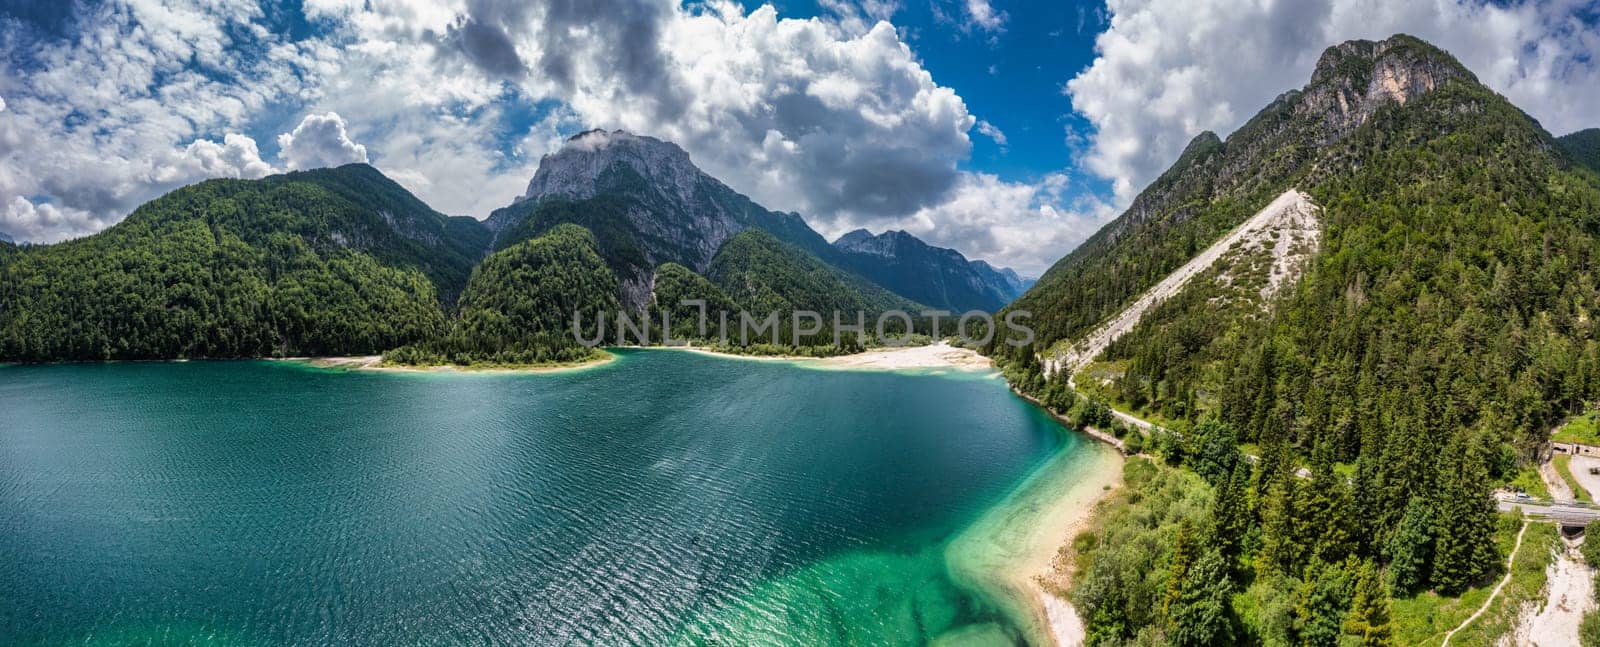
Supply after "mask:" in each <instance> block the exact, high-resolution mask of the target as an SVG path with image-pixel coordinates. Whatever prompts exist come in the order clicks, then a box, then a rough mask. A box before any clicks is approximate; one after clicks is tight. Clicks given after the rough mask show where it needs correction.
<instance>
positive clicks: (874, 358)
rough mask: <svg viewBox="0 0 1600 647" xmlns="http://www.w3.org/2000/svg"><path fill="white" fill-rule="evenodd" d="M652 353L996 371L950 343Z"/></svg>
mask: <svg viewBox="0 0 1600 647" xmlns="http://www.w3.org/2000/svg"><path fill="white" fill-rule="evenodd" d="M645 348H647V349H649V350H678V351H688V352H691V353H701V354H704V355H713V356H716V357H725V358H728V359H743V360H750V361H757V362H791V363H799V364H804V365H809V366H815V367H824V368H842V369H871V370H903V369H916V368H953V369H959V370H969V371H980V370H988V369H990V368H993V367H994V363H993V362H991V361H989V358H987V357H984V356H983V355H980V354H978V352H977V351H973V350H970V349H966V348H957V347H955V346H951V345H950V344H949V342H944V341H941V342H938V343H936V344H928V345H925V346H902V347H898V348H874V349H872V350H868V351H864V352H860V353H855V354H852V355H839V356H836V357H801V356H795V355H739V354H736V353H720V352H717V351H714V350H711V349H709V348H704V347H697V346H648V347H645Z"/></svg>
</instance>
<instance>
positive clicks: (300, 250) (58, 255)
mask: <svg viewBox="0 0 1600 647" xmlns="http://www.w3.org/2000/svg"><path fill="white" fill-rule="evenodd" d="M486 242H487V234H486V230H485V229H484V228H483V227H482V226H481V225H480V224H479V223H477V222H475V221H471V219H460V218H446V217H445V216H442V215H440V214H438V213H437V212H434V211H433V210H431V209H429V208H427V206H426V205H423V204H422V203H421V202H420V201H418V200H417V199H416V198H415V197H414V196H412V195H411V194H410V193H408V192H406V191H405V190H404V189H402V188H401V187H400V186H399V185H397V184H394V183H393V182H392V181H390V180H388V179H387V178H385V177H384V176H383V175H382V174H381V173H379V172H378V171H377V170H376V169H373V168H372V167H370V166H366V165H363V164H355V165H349V166H344V167H340V168H336V169H319V170H316V171H308V172H299V173H290V174H287V175H279V176H272V177H268V178H264V179H260V180H209V181H206V182H202V183H200V184H196V185H193V186H188V187H184V188H182V189H178V190H176V191H173V192H171V193H169V194H167V195H165V196H162V197H161V198H158V199H156V200H153V201H151V202H149V203H147V204H145V205H143V206H141V207H139V209H137V210H135V211H134V213H133V214H131V215H129V216H128V217H127V218H126V219H125V220H123V221H122V222H120V223H118V224H117V225H115V226H113V227H111V228H109V229H107V230H106V231H104V232H101V233H99V234H96V235H94V236H89V237H87V238H82V239H78V240H73V241H68V242H64V243H60V244H56V245H43V246H31V247H24V248H20V249H16V250H14V251H13V252H11V253H8V254H6V255H5V256H4V260H3V261H0V262H3V263H4V266H3V267H0V359H4V360H23V361H41V360H62V359H73V360H99V359H143V358H173V357H242V356H273V355H301V354H361V353H372V352H377V351H381V350H384V349H386V348H391V347H394V346H397V345H400V344H404V343H407V342H409V341H413V340H416V339H421V338H425V337H428V336H430V335H433V334H436V333H437V332H439V331H440V330H441V329H442V328H443V326H444V324H445V317H444V311H443V310H442V309H441V296H444V297H447V298H448V297H450V296H453V294H454V293H455V292H456V291H459V290H460V289H461V287H462V285H464V284H465V282H466V277H467V275H468V273H469V272H470V270H471V267H472V265H473V264H474V263H475V262H476V260H477V252H476V251H474V250H476V249H481V246H483V245H484V244H485V243H486Z"/></svg>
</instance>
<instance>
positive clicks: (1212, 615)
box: [1167, 549, 1234, 647]
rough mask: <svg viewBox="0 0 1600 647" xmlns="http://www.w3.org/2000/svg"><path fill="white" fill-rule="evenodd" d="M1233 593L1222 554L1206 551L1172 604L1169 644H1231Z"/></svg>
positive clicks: (1203, 645) (1183, 646) (1232, 637)
mask: <svg viewBox="0 0 1600 647" xmlns="http://www.w3.org/2000/svg"><path fill="white" fill-rule="evenodd" d="M1233 590H1234V584H1233V577H1232V576H1230V575H1229V574H1228V565H1227V562H1226V561H1225V560H1224V559H1223V557H1222V553H1221V552H1220V551H1218V550H1216V549H1212V550H1209V551H1206V553H1205V555H1202V556H1201V557H1200V560H1199V561H1198V562H1196V563H1195V565H1194V568H1192V569H1190V571H1189V574H1188V577H1186V578H1185V583H1184V587H1183V593H1182V595H1180V596H1179V598H1178V601H1177V604H1175V605H1173V608H1172V613H1171V614H1170V619H1169V622H1170V627H1171V628H1170V630H1169V631H1168V634H1167V637H1168V638H1169V639H1170V640H1171V642H1172V644H1173V645H1178V646H1179V647H1186V646H1189V645H1194V646H1196V647H1212V646H1218V645H1232V644H1234V617H1233V608H1232V607H1231V606H1230V604H1231V602H1232V598H1233Z"/></svg>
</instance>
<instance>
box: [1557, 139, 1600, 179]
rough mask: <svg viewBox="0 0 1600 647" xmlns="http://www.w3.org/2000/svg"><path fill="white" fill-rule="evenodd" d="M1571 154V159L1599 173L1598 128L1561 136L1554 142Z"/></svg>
mask: <svg viewBox="0 0 1600 647" xmlns="http://www.w3.org/2000/svg"><path fill="white" fill-rule="evenodd" d="M1556 141H1558V142H1560V143H1561V147H1562V148H1564V149H1566V151H1567V152H1568V153H1571V154H1572V158H1573V159H1575V160H1577V161H1578V163H1580V164H1583V165H1584V166H1587V167H1589V168H1591V169H1594V171H1595V172H1596V173H1600V128H1589V129H1587V130H1580V131H1578V132H1575V133H1571V134H1568V135H1563V136H1562V137H1561V138H1560V139H1558V140H1556Z"/></svg>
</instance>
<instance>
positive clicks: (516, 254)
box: [385, 224, 621, 364]
mask: <svg viewBox="0 0 1600 647" xmlns="http://www.w3.org/2000/svg"><path fill="white" fill-rule="evenodd" d="M616 294H617V278H616V275H614V274H612V272H611V269H610V268H609V267H607V266H606V264H605V261H604V260H602V259H601V258H600V253H599V250H598V245H597V243H596V242H595V237H594V234H593V233H590V232H589V230H587V229H584V228H582V227H579V226H577V225H572V224H564V225H558V226H556V227H553V228H551V229H550V230H549V231H548V232H546V233H545V234H544V235H543V236H539V237H538V238H534V239H531V240H526V241H523V242H520V243H517V244H515V245H512V246H510V247H507V248H505V249H503V250H500V251H498V252H495V253H494V254H491V255H490V256H489V257H488V258H485V259H484V260H483V263H481V264H479V265H478V267H477V269H475V270H473V272H472V279H471V281H470V282H468V283H467V288H466V290H465V291H464V292H462V293H461V302H460V311H459V314H458V316H457V318H456V320H455V321H454V322H452V324H451V326H450V328H449V330H448V331H447V332H445V333H443V334H441V335H439V336H436V337H434V338H430V339H427V340H423V341H421V342H420V343H418V344H415V345H411V346H406V347H403V348H399V349H396V350H394V351H391V352H389V353H385V359H387V360H389V361H392V362H398V363H404V364H474V363H489V364H536V363H550V362H570V361H577V360H583V359H587V358H590V357H592V356H593V354H594V351H593V350H591V349H590V348H587V347H585V346H584V345H583V344H580V343H579V341H578V339H577V337H576V336H575V335H574V332H573V317H574V315H575V314H576V315H580V316H581V317H582V321H583V324H584V327H583V332H584V335H585V337H584V338H585V339H586V340H587V339H598V340H599V341H602V342H612V341H614V340H615V339H616V338H617V337H616V335H615V332H616V328H615V322H616V318H615V317H616V314H617V312H619V310H620V308H621V306H620V304H619V303H618V302H617V297H616ZM601 313H604V314H605V316H606V317H607V319H606V328H603V329H601V328H597V326H598V322H599V320H600V316H601ZM596 330H599V331H600V333H601V334H599V335H598V336H596V334H595V332H596Z"/></svg>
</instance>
